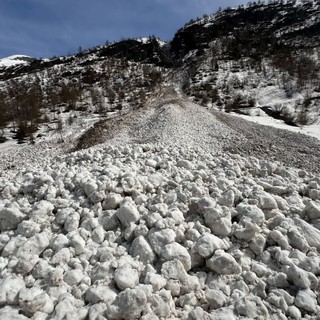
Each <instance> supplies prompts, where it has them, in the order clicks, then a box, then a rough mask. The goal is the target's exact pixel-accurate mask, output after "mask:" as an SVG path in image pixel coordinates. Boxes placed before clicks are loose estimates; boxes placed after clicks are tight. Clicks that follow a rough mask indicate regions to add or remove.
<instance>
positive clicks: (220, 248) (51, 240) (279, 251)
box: [0, 99, 320, 320]
mask: <svg viewBox="0 0 320 320" xmlns="http://www.w3.org/2000/svg"><path fill="white" fill-rule="evenodd" d="M123 121H124V125H122V126H121V128H120V129H119V130H117V131H116V132H115V135H114V137H113V138H112V139H111V140H109V141H108V142H106V143H105V144H102V145H99V146H96V147H93V148H90V149H87V150H82V151H79V152H75V153H72V154H69V155H65V156H58V157H56V158H52V159H50V156H48V155H47V156H45V154H43V160H42V162H41V161H39V164H38V165H37V166H34V167H32V166H26V168H25V169H24V170H22V171H21V172H16V173H15V174H14V171H11V173H10V175H8V176H7V177H4V176H3V177H0V232H1V233H0V253H1V256H0V307H1V308H2V309H0V319H9V318H10V319H21V320H23V319H30V318H31V319H61V320H62V319H97V320H98V319H188V320H189V319H190V320H191V319H212V320H213V319H228V320H229V319H301V318H304V319H315V318H316V316H317V314H319V313H320V307H319V304H318V301H317V299H318V297H319V294H320V291H319V275H320V267H319V266H320V256H319V250H320V231H319V219H320V177H319V176H315V175H312V174H310V173H308V172H306V171H304V170H297V169H292V168H286V167H284V166H283V165H282V164H281V163H280V162H271V161H267V160H259V159H257V158H255V157H254V156H251V157H248V158H244V157H241V156H239V155H236V154H234V155H232V154H226V153H223V152H222V146H223V145H224V144H226V143H227V142H228V140H230V139H236V136H235V135H234V133H233V132H232V130H230V129H227V128H226V127H225V126H224V125H223V124H222V123H220V122H219V121H217V120H216V119H215V117H214V116H213V115H212V114H211V113H209V112H208V111H206V110H205V109H203V108H200V107H198V106H196V105H194V104H192V103H189V104H188V103H186V104H180V103H178V102H177V101H174V100H172V99H171V100H167V101H165V102H163V104H160V105H158V107H157V108H151V107H150V108H147V109H146V110H145V111H143V112H140V113H137V114H136V115H132V116H128V117H127V118H125V119H124V120H123ZM13 162H14V160H13Z"/></svg>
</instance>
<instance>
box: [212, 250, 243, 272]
mask: <svg viewBox="0 0 320 320" xmlns="http://www.w3.org/2000/svg"><path fill="white" fill-rule="evenodd" d="M206 265H207V267H208V268H209V269H210V270H212V271H214V272H216V273H217V274H238V273H240V272H241V267H240V266H239V265H238V263H237V261H236V260H235V259H234V258H233V256H231V255H230V254H229V253H226V252H224V251H223V250H217V251H216V252H215V253H214V255H213V256H212V257H211V258H210V259H208V260H207V262H206Z"/></svg>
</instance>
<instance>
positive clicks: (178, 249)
mask: <svg viewBox="0 0 320 320" xmlns="http://www.w3.org/2000/svg"><path fill="white" fill-rule="evenodd" d="M161 255H162V257H163V258H164V259H165V260H167V261H168V260H173V259H177V260H179V261H180V262H181V263H182V264H183V266H184V268H185V270H186V271H189V270H190V269H191V258H190V254H189V252H188V250H187V249H186V248H185V247H183V246H182V245H181V244H179V243H177V242H172V243H169V244H167V245H165V246H164V248H163V249H162V251H161Z"/></svg>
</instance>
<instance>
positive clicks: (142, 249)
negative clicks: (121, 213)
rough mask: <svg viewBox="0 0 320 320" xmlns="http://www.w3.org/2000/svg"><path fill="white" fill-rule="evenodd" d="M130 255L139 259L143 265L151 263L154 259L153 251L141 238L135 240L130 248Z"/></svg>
mask: <svg viewBox="0 0 320 320" xmlns="http://www.w3.org/2000/svg"><path fill="white" fill-rule="evenodd" d="M130 254H131V255H132V256H133V257H139V260H140V261H142V262H143V263H144V264H148V263H152V262H153V261H154V259H155V255H154V253H153V250H152V249H151V247H150V245H149V243H148V242H147V240H145V238H144V237H143V236H139V237H137V238H135V239H134V240H133V242H132V245H131V247H130Z"/></svg>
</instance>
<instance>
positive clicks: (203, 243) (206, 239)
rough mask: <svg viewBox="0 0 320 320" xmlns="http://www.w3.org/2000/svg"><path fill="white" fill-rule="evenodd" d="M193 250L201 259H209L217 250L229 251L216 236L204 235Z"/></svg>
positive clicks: (226, 245) (225, 244)
mask: <svg viewBox="0 0 320 320" xmlns="http://www.w3.org/2000/svg"><path fill="white" fill-rule="evenodd" d="M195 249H196V251H197V252H198V253H199V254H200V255H201V256H202V257H204V258H209V257H211V256H212V255H213V253H214V252H215V251H216V250H218V249H223V250H227V249H229V245H228V244H227V243H225V242H224V241H223V240H221V239H220V238H218V237H217V236H215V235H213V234H210V233H206V234H204V235H203V236H201V237H200V238H199V239H198V240H197V242H196V244H195Z"/></svg>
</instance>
